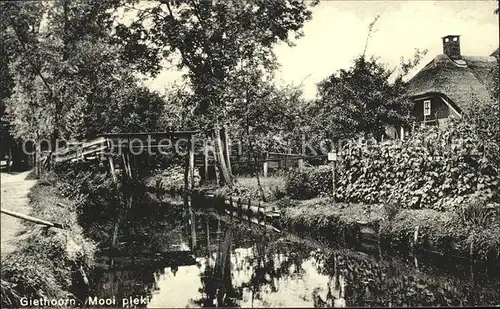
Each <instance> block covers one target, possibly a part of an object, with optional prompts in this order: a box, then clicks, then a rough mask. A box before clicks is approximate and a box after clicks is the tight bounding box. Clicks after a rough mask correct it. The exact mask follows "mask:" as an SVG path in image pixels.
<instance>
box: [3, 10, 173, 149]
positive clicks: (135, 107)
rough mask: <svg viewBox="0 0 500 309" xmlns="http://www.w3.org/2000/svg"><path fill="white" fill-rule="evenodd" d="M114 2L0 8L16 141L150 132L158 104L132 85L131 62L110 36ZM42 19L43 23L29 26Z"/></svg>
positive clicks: (154, 96)
mask: <svg viewBox="0 0 500 309" xmlns="http://www.w3.org/2000/svg"><path fill="white" fill-rule="evenodd" d="M119 5H120V2H119V1H105V2H102V3H101V2H100V3H89V2H85V1H71V2H70V1H67V0H60V1H52V2H48V3H39V2H8V3H2V10H6V11H7V12H9V14H10V18H9V19H7V20H6V23H5V24H4V27H5V33H6V36H7V38H8V39H9V41H8V42H10V43H11V44H12V50H13V52H12V54H11V57H10V61H9V62H10V72H11V75H12V80H13V82H14V83H13V84H14V86H13V89H12V94H11V95H10V97H9V99H8V101H7V105H8V110H7V111H8V114H9V117H10V119H11V123H12V124H13V130H14V132H15V135H16V136H17V137H22V138H25V139H27V138H32V139H38V138H51V139H55V138H58V137H63V138H67V139H68V138H69V139H73V138H74V139H85V138H93V137H95V135H96V134H98V133H103V132H116V131H132V132H133V131H144V130H154V129H156V123H157V121H158V118H159V114H160V111H161V104H162V103H163V100H162V98H161V97H159V96H158V95H157V94H154V93H151V92H150V91H149V90H148V89H146V88H143V87H140V86H139V81H138V79H137V78H136V77H135V76H134V72H133V70H132V68H133V64H129V63H127V62H125V61H122V58H121V55H122V47H121V45H119V44H117V43H116V42H115V40H114V39H113V37H112V31H113V19H114V16H113V15H112V13H111V12H112V9H114V8H116V7H117V6H119ZM35 7H41V8H40V9H39V10H38V11H36V10H34V8H35ZM40 11H41V12H40ZM23 13H25V14H23ZM42 14H43V15H44V16H45V20H44V24H43V26H42V25H40V24H38V25H35V26H31V25H30V24H29V21H30V20H31V19H33V18H35V16H38V15H42ZM24 15H28V17H30V18H31V19H30V18H27V19H25V18H23V16H24ZM30 28H32V29H34V30H31V31H28V30H26V29H30Z"/></svg>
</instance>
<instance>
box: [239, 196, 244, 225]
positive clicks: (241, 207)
mask: <svg viewBox="0 0 500 309" xmlns="http://www.w3.org/2000/svg"><path fill="white" fill-rule="evenodd" d="M238 208H239V209H238V210H239V214H238V218H239V219H240V221H241V220H243V203H242V201H241V197H238Z"/></svg>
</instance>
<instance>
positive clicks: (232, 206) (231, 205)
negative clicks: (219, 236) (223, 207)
mask: <svg viewBox="0 0 500 309" xmlns="http://www.w3.org/2000/svg"><path fill="white" fill-rule="evenodd" d="M224 204H225V202H224ZM229 211H230V212H231V221H233V214H234V205H233V197H232V196H230V197H229Z"/></svg>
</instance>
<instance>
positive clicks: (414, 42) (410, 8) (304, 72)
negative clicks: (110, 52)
mask: <svg viewBox="0 0 500 309" xmlns="http://www.w3.org/2000/svg"><path fill="white" fill-rule="evenodd" d="M497 7H498V1H494V0H491V1H488V0H482V1H479V0H475V1H464V0H461V1H460V0H459V1H443V0H440V1H430V0H425V1H421V0H410V1H396V0H391V1H377V0H369V1H360V0H356V1H340V0H329V1H328V0H323V1H321V2H320V4H319V5H317V6H316V7H314V8H313V9H312V20H311V21H309V22H307V23H306V24H305V25H304V28H303V33H304V36H303V37H302V38H300V39H298V40H296V41H295V46H293V47H289V46H288V45H286V44H280V45H277V46H276V47H275V49H274V50H275V52H276V55H277V58H278V62H279V63H280V65H281V66H280V69H279V71H278V72H277V74H276V79H277V84H278V85H280V84H285V83H291V84H295V85H301V86H302V87H303V90H304V97H305V98H307V99H312V98H314V97H315V96H316V84H317V83H318V82H320V81H321V80H322V79H324V78H326V77H327V76H329V75H331V74H333V73H334V72H335V71H337V70H339V69H347V68H349V67H350V66H351V65H352V63H353V60H354V58H356V57H357V56H358V55H360V54H362V53H363V49H364V46H365V41H366V38H367V34H368V25H369V24H370V23H371V22H372V21H373V20H374V18H375V17H376V16H377V15H380V18H379V19H378V20H377V22H376V24H375V26H374V32H373V34H372V35H371V37H370V40H369V42H368V47H367V51H366V55H367V56H372V55H373V56H376V57H378V58H379V59H380V61H381V62H383V63H385V64H386V65H387V66H388V67H390V68H395V67H397V66H398V64H399V63H400V58H401V57H404V58H406V59H409V58H412V56H413V54H414V51H415V49H416V48H418V49H420V50H424V49H427V50H428V53H427V55H426V56H425V57H424V58H423V59H422V62H421V64H420V66H423V65H425V64H426V63H428V62H429V61H430V60H432V58H434V57H435V56H436V55H438V54H441V53H442V51H443V48H442V42H441V37H443V36H445V35H448V34H457V35H461V37H460V41H461V52H462V54H463V55H469V56H487V55H490V54H491V53H492V52H493V51H494V50H495V49H496V48H497V47H498V45H499V43H498V42H499V30H498V28H499V22H498V17H499V16H498V15H495V14H494V11H495V8H497ZM417 70H418V67H417ZM180 77H181V73H180V72H177V71H174V70H173V69H172V68H171V67H170V68H166V69H164V70H163V71H162V72H161V73H160V74H159V75H158V76H157V77H156V78H155V79H151V80H148V81H147V82H146V84H147V85H148V86H149V87H150V88H151V89H153V90H158V91H160V92H164V90H165V88H166V87H168V86H169V85H170V84H171V83H175V82H179V81H180V80H181V79H180Z"/></svg>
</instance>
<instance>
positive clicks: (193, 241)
mask: <svg viewBox="0 0 500 309" xmlns="http://www.w3.org/2000/svg"><path fill="white" fill-rule="evenodd" d="M188 199H189V198H188ZM188 204H189V215H190V221H191V244H192V248H191V249H192V250H194V249H196V248H197V246H196V216H195V214H194V211H193V208H192V207H191V203H189V201H188Z"/></svg>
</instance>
